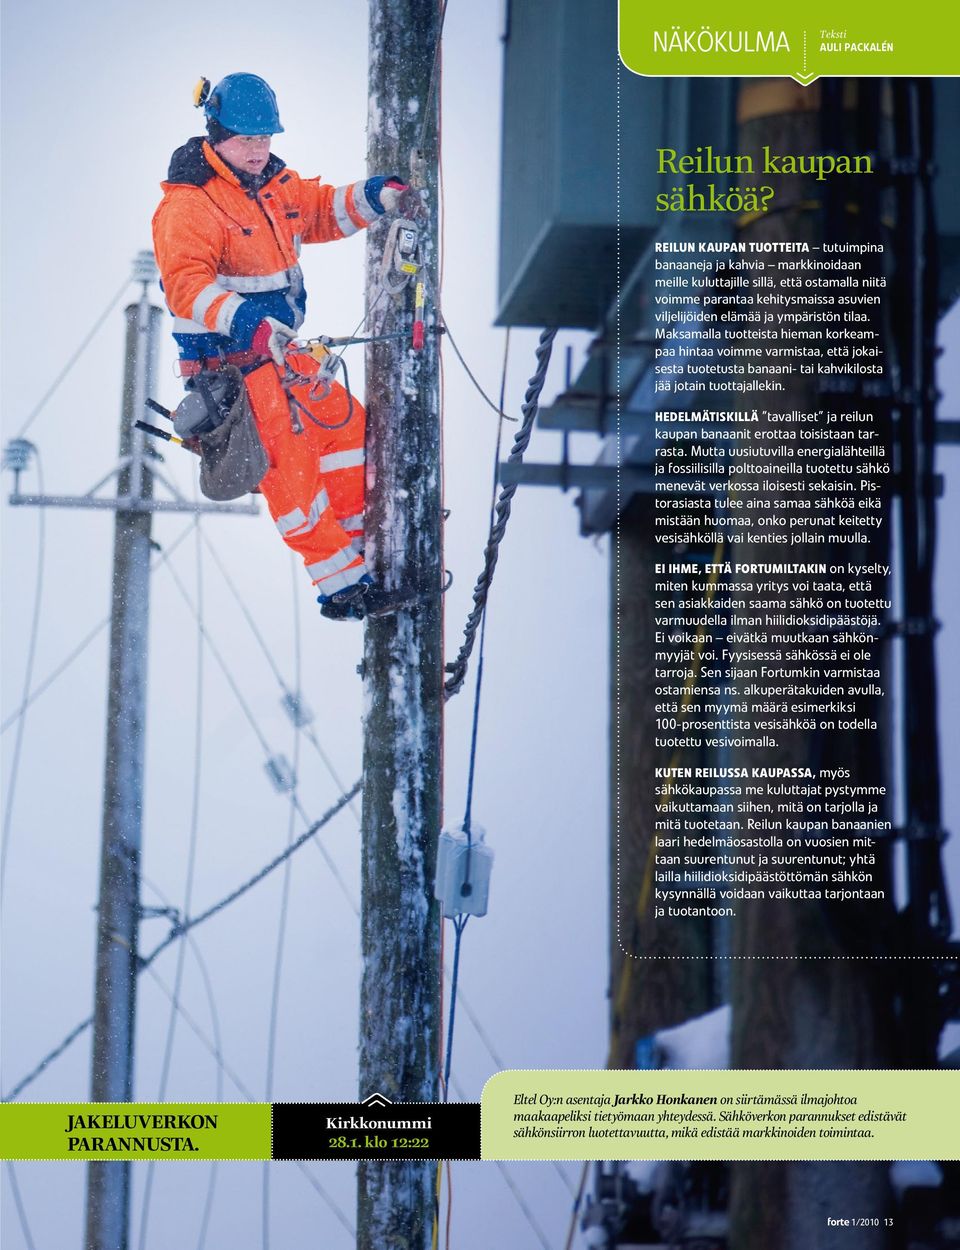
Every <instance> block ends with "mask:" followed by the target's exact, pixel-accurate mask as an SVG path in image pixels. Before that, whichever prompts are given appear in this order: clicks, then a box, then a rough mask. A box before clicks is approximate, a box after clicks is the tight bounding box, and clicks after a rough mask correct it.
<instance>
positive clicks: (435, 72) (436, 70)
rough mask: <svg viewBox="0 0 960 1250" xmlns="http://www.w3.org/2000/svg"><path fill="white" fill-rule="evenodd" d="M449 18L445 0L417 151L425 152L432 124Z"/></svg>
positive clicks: (438, 28)
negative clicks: (432, 113)
mask: <svg viewBox="0 0 960 1250" xmlns="http://www.w3.org/2000/svg"><path fill="white" fill-rule="evenodd" d="M446 16H447V0H443V7H442V8H441V10H440V22H439V25H438V27H437V40H436V43H435V44H434V47H433V64H432V65H431V67H430V81H429V83H428V84H427V98H426V101H425V103H424V106H423V121H422V122H421V125H420V138H419V140H418V142H417V151H418V152H422V151H423V141H424V139H426V137H427V126H428V125H429V124H430V106H431V105H432V104H433V96H434V92H435V91H436V89H437V83H438V81H439V74H440V47H441V40H442V39H443V23H444V19H445V18H446Z"/></svg>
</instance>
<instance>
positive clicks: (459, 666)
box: [443, 329, 557, 699]
mask: <svg viewBox="0 0 960 1250" xmlns="http://www.w3.org/2000/svg"><path fill="white" fill-rule="evenodd" d="M556 336H557V331H556V329H546V330H543V331H542V333H541V335H540V341H539V343H538V344H537V352H536V355H537V367H536V369H535V371H534V373H533V376H532V377H531V378H530V381H529V382H528V383H527V391H526V395H525V396H524V401H523V407H522V412H523V421H522V424H521V426H520V429H519V430H518V431H517V432H516V434H515V435H514V439H513V447H512V448H511V451H510V455H509V456H508V457H507V463H508V464H514V463H517V462H518V461H522V460H523V456H524V453H525V451H526V449H527V447H528V446H529V443H530V437H531V435H532V433H533V423H534V421H535V419H536V415H537V412H538V410H539V401H540V393H541V391H542V390H543V384H544V382H545V380H546V376H547V367H548V365H549V364H550V355H551V352H552V350H553V341H554V339H555V338H556ZM516 493H517V484H516V483H512V484H510V485H507V486H504V487H502V488H501V490H500V496H499V499H498V500H497V506H496V516H497V519H496V522H495V523H494V525H493V526H492V527H491V530H490V533H489V536H488V538H487V545H486V548H485V550H484V554H483V569H482V571H481V573H480V576H479V577H478V578H477V582H476V585H475V586H474V589H473V608H472V609H471V611H470V613H469V615H468V616H467V621H466V624H465V625H464V628H463V642H462V644H461V646H460V651H459V653H458V654H457V657H456V659H455V660H453V661H452V662H451V663H450V664H448V665H447V666H446V668H447V672H448V673H449V676H448V678H447V680H446V681H445V682H444V687H443V689H444V695H445V697H446V698H448V699H449V698H450V697H451V696H452V695H454V694H456V693H457V691H458V690H460V688H461V687H462V685H463V683H464V680H465V679H466V675H467V664H468V662H469V659H470V655H471V653H472V651H473V647H474V643H475V641H476V636H477V630H478V628H479V625H480V620H481V618H482V616H483V610H484V605H485V604H486V601H487V595H488V594H489V592H490V586H491V584H492V582H493V574H494V571H495V570H496V567H497V559H498V557H499V552H500V543H501V542H502V541H503V536H504V534H505V533H506V529H507V522H508V521H509V520H510V510H511V505H512V501H513V497H514V495H515V494H516Z"/></svg>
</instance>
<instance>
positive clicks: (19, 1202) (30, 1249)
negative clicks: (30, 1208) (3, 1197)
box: [6, 1159, 36, 1250]
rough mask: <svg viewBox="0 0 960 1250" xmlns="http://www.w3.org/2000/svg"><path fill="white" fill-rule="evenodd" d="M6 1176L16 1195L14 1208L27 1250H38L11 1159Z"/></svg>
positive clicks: (7, 1162)
mask: <svg viewBox="0 0 960 1250" xmlns="http://www.w3.org/2000/svg"><path fill="white" fill-rule="evenodd" d="M6 1176H8V1180H9V1181H10V1189H11V1191H12V1195H14V1206H15V1208H16V1218H17V1220H20V1231H21V1233H22V1234H24V1241H26V1250H36V1244H35V1243H34V1239H32V1235H31V1233H30V1224H29V1223H27V1219H26V1208H25V1206H24V1199H22V1196H21V1195H20V1185H19V1184H17V1181H16V1171H15V1169H14V1165H12V1163H11V1161H10V1160H9V1159H8V1160H6Z"/></svg>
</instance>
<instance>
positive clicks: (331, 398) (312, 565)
mask: <svg viewBox="0 0 960 1250" xmlns="http://www.w3.org/2000/svg"><path fill="white" fill-rule="evenodd" d="M287 361H288V363H289V364H290V365H291V366H292V368H293V369H294V370H295V371H296V373H297V374H299V375H303V376H304V379H305V380H304V381H303V382H294V383H293V384H292V385H291V386H290V392H291V394H292V395H293V397H294V398H295V399H296V400H297V401H299V403H300V404H301V405H302V408H297V409H296V411H297V415H298V417H299V419H300V422H301V423H302V425H303V431H302V432H301V433H300V434H295V433H294V432H293V423H292V421H291V404H290V400H289V399H288V396H287V392H286V391H285V390H284V388H283V387H282V386H281V384H280V374H279V372H278V370H277V367H276V365H274V364H273V362H272V361H269V362H268V363H267V364H264V365H261V366H260V368H259V369H255V370H254V371H253V372H252V373H248V374H247V375H246V379H245V380H246V386H247V394H248V395H249V397H250V407H251V408H252V409H253V415H254V419H255V421H256V423H257V430H258V431H259V434H260V439H261V441H262V443H263V446H264V450H265V451H266V453H267V458H268V460H269V462H270V468H269V469H268V470H267V473H266V476H265V477H264V479H263V481H262V482H261V483H260V491H261V493H262V494H263V497H264V499H265V500H266V501H267V507H268V508H269V509H270V515H271V516H272V517H273V519H274V522H275V523H276V526H277V529H278V530H279V531H280V534H281V536H282V538H283V541H284V542H285V543H286V544H287V546H288V547H292V548H293V550H294V551H296V552H297V553H298V555H300V556H301V557H302V558H303V562H304V564H305V565H306V568H307V572H308V573H309V574H310V577H311V579H312V581H313V582H314V584H315V585H316V587H317V589H318V590H319V591H321V593H322V594H325V595H330V594H333V593H334V592H335V591H338V590H346V589H348V588H349V587H350V586H355V585H356V584H357V582H359V581H360V579H361V577H363V575H364V574H365V573H366V571H367V570H366V566H365V565H364V562H363V494H364V442H363V437H364V427H365V424H366V414H365V412H364V410H363V406H362V405H361V404H360V403H359V402H358V401H357V400H356V399H351V398H350V397H349V396H348V395H347V392H346V391H345V390H344V389H343V387H342V386H341V385H340V384H339V383H338V382H334V383H333V385H332V387H331V390H330V394H329V395H328V396H327V397H326V398H317V399H311V398H310V390H311V388H312V386H313V385H314V383H313V381H312V379H314V378H315V376H316V373H317V371H318V369H319V367H320V366H319V364H318V362H317V361H316V360H314V358H313V357H312V356H309V355H306V354H303V353H299V352H289V353H288V354H287ZM351 404H352V414H351ZM304 409H305V410H306V411H304ZM348 414H350V416H349V420H347V417H348ZM311 416H312V417H313V418H314V420H311ZM318 423H319V424H318ZM330 427H334V428H330Z"/></svg>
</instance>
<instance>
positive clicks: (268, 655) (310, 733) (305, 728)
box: [203, 531, 360, 823]
mask: <svg viewBox="0 0 960 1250" xmlns="http://www.w3.org/2000/svg"><path fill="white" fill-rule="evenodd" d="M203 541H204V543H205V544H206V547H207V550H208V551H209V552H210V555H211V556H212V558H213V562H214V564H216V566H217V568H218V569H219V570H220V573H221V575H222V577H223V580H224V582H225V583H226V585H227V588H228V590H229V591H230V593H231V594H232V595H233V597H234V599H235V600H236V602H237V605H238V607H239V608H240V612H241V615H242V616H243V618H244V620H245V621H246V622H247V624H248V625H249V626H250V629H251V632H252V633H253V636H254V638H255V639H256V641H257V644H258V645H259V647H260V650H261V651H262V652H263V655H264V658H265V659H266V661H267V664H268V665H269V666H270V670H271V672H272V673H273V675H274V677H275V678H276V680H277V685H278V686H279V687H280V689H281V690H282V691H283V695H284V699H285V700H286V699H288V698H290V697H292V696H291V691H290V689H289V688H288V686H287V683H286V681H285V680H284V677H283V674H282V672H281V671H280V667H279V665H278V664H277V661H276V660H275V659H274V656H273V652H272V651H271V650H270V648H269V646H268V645H267V641H266V639H265V638H264V636H263V633H262V632H261V630H260V628H259V627H258V625H257V622H256V621H255V620H254V618H253V613H252V612H251V611H250V608H249V606H248V604H247V601H246V599H245V598H244V596H243V595H242V594H241V593H240V591H239V590H238V588H237V585H236V583H235V582H234V580H233V578H232V577H231V576H230V574H229V573H228V571H227V569H226V566H225V565H224V563H223V561H222V560H221V559H220V556H219V554H218V553H217V549H216V547H214V545H213V543H212V542H211V541H210V538H209V536H208V535H207V533H206V532H205V531H204V533H203ZM300 728H301V732H302V733H303V736H304V737H305V738H306V740H307V741H308V742H309V743H310V745H311V746H312V747H313V749H314V750H315V751H316V752H317V754H318V755H319V757H320V759H321V761H322V762H323V765H324V767H325V768H326V770H327V772H328V773H329V774H330V778H331V780H332V781H333V783H334V785H335V786H336V787H337V789H338V790H339V791H341V792H342V791H343V789H344V784H345V783H344V781H343V779H342V778H341V777H340V775H339V773H338V772H337V770H336V768H335V767H334V765H333V761H332V760H331V759H330V757H329V755H328V754H327V752H326V751H325V750H324V748H323V746H322V744H321V742H320V740H319V738H318V737H317V734H316V730H315V729H314V728H313V726H312V725H302V726H301V727H300ZM350 810H351V812H352V813H353V815H354V817H355V818H356V820H357V821H358V823H359V820H360V814H359V812H358V811H357V809H356V807H355V805H354V804H353V803H351V804H350Z"/></svg>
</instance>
